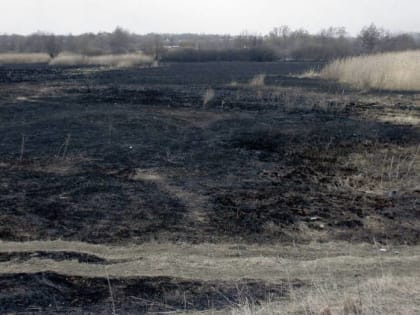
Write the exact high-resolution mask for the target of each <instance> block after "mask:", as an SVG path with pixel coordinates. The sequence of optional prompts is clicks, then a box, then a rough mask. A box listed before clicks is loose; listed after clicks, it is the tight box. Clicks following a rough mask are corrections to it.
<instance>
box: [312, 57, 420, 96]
mask: <svg viewBox="0 0 420 315" xmlns="http://www.w3.org/2000/svg"><path fill="white" fill-rule="evenodd" d="M320 77H321V78H323V79H329V80H337V81H339V82H341V83H344V84H350V85H352V86H354V87H356V88H360V89H382V90H401V91H418V90H420V50H414V51H405V52H392V53H382V54H376V55H367V56H359V57H350V58H345V59H339V60H335V61H333V62H331V63H330V64H328V65H327V66H326V67H325V68H324V69H322V70H321V72H320Z"/></svg>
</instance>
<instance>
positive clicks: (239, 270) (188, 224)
mask: <svg viewBox="0 0 420 315" xmlns="http://www.w3.org/2000/svg"><path fill="white" fill-rule="evenodd" d="M318 66H319V65H317V64H312V63H292V62H290V63H235V62H230V63H203V64H200V63H192V64H188V63H187V64H169V65H162V66H160V67H156V68H141V69H134V68H132V69H104V68H95V67H84V68H77V67H51V66H43V65H26V66H23V65H22V66H20V65H13V66H1V67H0V174H1V176H0V222H1V224H0V240H1V242H0V314H1V313H3V312H10V313H22V314H32V313H51V314H54V313H60V312H61V313H74V314H79V313H89V312H91V313H109V314H112V313H113V312H115V313H118V314H139V313H147V312H149V313H152V312H155V313H156V312H157V313H159V312H187V311H194V310H195V311H206V310H213V311H215V310H223V312H227V311H228V310H230V308H232V306H236V305H237V304H238V303H239V304H240V303H241V302H242V301H243V299H244V297H246V298H248V300H249V298H251V297H252V299H254V300H255V303H258V301H265V300H267V299H271V298H272V299H277V300H278V299H280V300H281V299H283V300H287V299H289V298H290V297H291V296H292V293H293V292H295V290H303V291H305V292H306V291H307V290H309V289H310V288H312V287H313V284H314V283H323V282H325V278H326V277H330V278H334V281H335V282H334V283H340V285H339V288H347V287H354V286H356V285H357V282H356V279H359V278H363V279H370V278H375V277H383V276H384V274H387V275H388V274H392V276H393V277H407V278H411V279H413V278H416V277H420V273H419V272H418V261H419V258H420V257H419V255H420V250H419V247H418V245H420V244H419V243H420V199H419V197H420V156H419V154H420V93H407V92H406V93H402V92H398V91H395V92H387V93H385V92H381V91H371V92H365V91H355V90H351V89H349V88H348V87H344V86H339V85H337V84H334V83H331V82H327V81H318V80H315V79H301V78H299V77H298V76H296V74H299V73H302V72H304V71H305V70H308V69H310V68H313V67H318ZM259 74H265V83H264V84H261V82H260V84H258V83H256V80H254V82H252V80H253V78H255V77H256V76H258V75H259ZM250 82H251V84H250ZM330 278H329V279H330ZM412 291H413V290H412ZM417 302H418V304H415V305H417V306H419V307H420V302H419V301H417ZM302 312H303V311H299V310H296V314H308V312H307V311H304V312H303V313H302ZM305 312H306V313H305ZM310 314H312V313H310ZM314 314H315V313H314ZM412 314H415V312H413V313H412Z"/></svg>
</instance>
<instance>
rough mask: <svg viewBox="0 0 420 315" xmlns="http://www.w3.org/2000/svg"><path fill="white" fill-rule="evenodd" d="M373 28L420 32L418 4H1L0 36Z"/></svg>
mask: <svg viewBox="0 0 420 315" xmlns="http://www.w3.org/2000/svg"><path fill="white" fill-rule="evenodd" d="M372 22H373V23H375V24H377V25H378V26H382V27H384V28H385V29H388V30H391V31H395V32H400V31H410V32H420V0H118V1H113V0H0V33H20V34H29V33H34V32H36V31H47V32H53V33H57V34H69V33H72V34H79V33H83V32H98V31H112V30H113V29H114V28H115V27H116V26H117V25H118V26H122V27H123V28H125V29H128V30H130V31H132V32H135V33H139V34H145V33H150V32H156V33H213V34H215V33H217V34H228V33H229V34H238V33H240V32H241V31H244V30H248V31H249V32H253V33H261V34H265V33H268V32H269V31H270V30H271V29H272V28H273V27H275V26H280V25H289V26H291V27H292V28H301V27H302V28H305V29H307V30H309V31H310V32H312V33H315V32H318V31H320V30H321V29H322V28H326V27H329V26H345V27H346V28H347V30H348V31H349V32H350V33H352V34H356V33H357V32H358V31H359V30H360V29H361V28H362V27H363V26H364V25H367V24H370V23H372Z"/></svg>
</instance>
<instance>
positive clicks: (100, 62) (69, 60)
mask: <svg viewBox="0 0 420 315" xmlns="http://www.w3.org/2000/svg"><path fill="white" fill-rule="evenodd" d="M153 63H154V59H153V57H151V56H147V55H144V54H142V53H133V54H123V55H102V56H92V57H91V56H84V55H78V54H71V53H61V54H60V55H58V56H57V57H56V58H54V59H53V60H51V62H50V64H51V65H64V66H110V67H118V68H125V67H133V66H138V65H149V66H151V65H153Z"/></svg>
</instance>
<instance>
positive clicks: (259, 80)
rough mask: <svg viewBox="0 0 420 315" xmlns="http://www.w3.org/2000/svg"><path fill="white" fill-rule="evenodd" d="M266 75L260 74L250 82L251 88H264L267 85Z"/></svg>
mask: <svg viewBox="0 0 420 315" xmlns="http://www.w3.org/2000/svg"><path fill="white" fill-rule="evenodd" d="M265 77H266V75H265V74H258V75H256V76H255V77H253V78H252V79H251V81H249V86H252V87H262V86H264V85H265Z"/></svg>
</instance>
